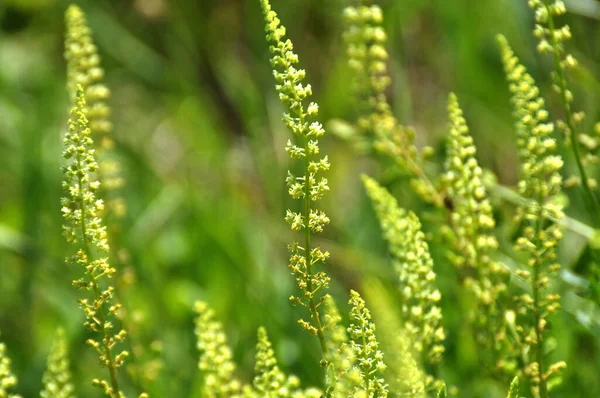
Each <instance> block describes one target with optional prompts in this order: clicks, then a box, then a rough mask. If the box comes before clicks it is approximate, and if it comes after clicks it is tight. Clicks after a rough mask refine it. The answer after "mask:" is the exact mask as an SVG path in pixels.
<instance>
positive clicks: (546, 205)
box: [498, 36, 566, 398]
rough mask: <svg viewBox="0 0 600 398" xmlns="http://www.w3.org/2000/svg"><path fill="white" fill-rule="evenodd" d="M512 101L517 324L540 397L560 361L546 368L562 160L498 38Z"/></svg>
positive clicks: (525, 79) (534, 94)
mask: <svg viewBox="0 0 600 398" xmlns="http://www.w3.org/2000/svg"><path fill="white" fill-rule="evenodd" d="M498 41H499V42H500V46H501V49H502V58H503V60H504V66H505V70H506V75H507V79H508V81H509V88H510V91H511V93H512V102H513V106H514V108H515V117H516V120H517V122H516V125H517V133H518V140H517V144H518V146H519V158H520V160H521V167H520V176H519V184H518V189H519V193H520V194H521V195H522V196H523V197H524V198H525V199H526V202H525V203H524V204H523V205H522V206H521V207H520V208H519V209H518V219H519V220H520V221H521V222H522V223H523V224H524V228H523V232H522V235H521V236H520V237H519V238H518V239H517V244H516V249H517V250H518V251H520V252H522V253H523V254H524V255H525V257H526V259H527V266H528V269H527V270H521V271H520V272H519V275H520V276H521V277H523V278H524V279H526V280H527V281H529V283H530V285H531V295H530V294H524V295H522V296H521V297H519V303H520V305H521V312H523V313H525V314H527V315H528V317H527V318H526V320H525V321H524V323H523V326H521V324H519V330H520V331H521V332H522V333H521V334H522V342H523V344H527V345H530V346H531V358H530V359H529V360H528V361H527V364H526V365H527V366H526V368H525V373H526V375H527V376H529V378H530V380H531V382H532V385H533V388H534V390H535V392H536V393H538V394H539V395H540V397H542V398H546V397H548V387H547V384H548V379H549V378H550V377H551V376H553V375H555V374H556V373H557V372H559V371H560V370H561V369H562V368H563V367H564V366H566V365H565V363H564V362H559V363H557V364H554V365H551V366H547V365H546V359H547V358H546V356H547V347H545V345H544V336H545V334H546V332H547V325H548V320H547V317H548V315H550V314H552V313H554V312H556V310H557V309H558V307H559V304H558V300H559V298H560V296H559V295H558V294H553V293H551V292H550V291H549V283H550V280H551V277H552V276H553V275H555V274H556V273H557V271H558V269H559V268H560V264H559V263H558V262H557V255H556V247H557V246H558V243H559V241H560V239H561V238H562V232H561V230H560V227H559V225H558V222H559V221H560V220H561V218H562V217H563V211H562V205H561V204H560V203H559V202H558V201H557V200H556V197H557V195H558V194H559V193H560V190H561V186H562V177H561V175H560V170H561V168H562V166H563V161H562V159H561V157H560V156H559V155H557V154H556V141H555V139H554V138H553V137H552V133H553V131H554V125H553V124H552V123H551V122H548V112H547V111H546V110H545V108H544V100H543V99H542V98H541V97H540V96H539V90H538V88H537V87H536V86H535V82H534V80H533V78H532V77H531V76H530V75H529V74H528V73H527V71H526V69H525V67H524V66H523V65H520V64H519V60H518V59H517V57H515V55H514V54H513V52H512V50H511V48H510V47H509V45H508V42H507V41H506V39H505V38H504V37H502V36H499V37H498Z"/></svg>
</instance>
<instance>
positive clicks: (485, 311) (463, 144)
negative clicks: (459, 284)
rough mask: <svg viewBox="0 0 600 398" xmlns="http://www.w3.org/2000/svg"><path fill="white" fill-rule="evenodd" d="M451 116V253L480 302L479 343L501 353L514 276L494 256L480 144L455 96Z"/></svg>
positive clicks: (447, 171) (447, 179) (447, 174)
mask: <svg viewBox="0 0 600 398" xmlns="http://www.w3.org/2000/svg"><path fill="white" fill-rule="evenodd" d="M448 112H449V117H450V123H449V134H448V149H447V156H446V162H445V165H444V174H443V176H442V182H443V184H444V187H445V188H446V197H447V198H448V199H449V200H451V201H452V211H451V212H450V216H449V218H450V226H451V228H449V229H448V236H449V237H450V238H451V239H450V240H451V243H452V251H451V252H450V253H448V254H449V258H450V260H451V262H452V263H453V264H454V265H455V266H456V267H457V268H458V269H459V270H462V271H463V272H464V273H465V274H467V275H470V276H467V277H465V279H464V283H465V286H467V287H468V288H469V289H470V290H471V291H472V292H473V294H474V296H475V297H476V299H477V307H476V308H475V311H474V312H473V314H472V317H473V321H474V322H475V327H476V331H477V341H478V343H480V344H481V345H483V346H484V347H485V348H486V349H487V350H496V351H501V350H502V349H503V347H504V346H505V345H504V344H502V343H503V342H504V340H505V339H506V331H505V330H504V321H503V320H504V314H503V309H502V305H503V304H504V303H505V302H506V301H507V300H506V299H507V286H506V281H507V278H508V276H509V273H508V270H507V269H506V268H505V267H504V266H503V265H502V264H499V263H498V262H496V261H494V259H493V258H492V256H493V254H494V253H495V251H496V250H497V248H498V241H497V240H496V237H495V236H494V235H493V230H494V228H495V226H496V222H495V220H494V216H493V211H492V206H491V204H490V201H489V199H488V194H487V190H486V188H485V185H484V183H483V177H482V175H483V171H482V169H481V167H479V164H478V163H477V159H476V157H475V156H476V148H475V144H474V142H473V138H472V137H471V135H470V134H469V129H468V127H467V123H466V121H465V118H464V116H463V112H462V110H461V109H460V106H459V103H458V99H457V98H456V95H454V94H450V96H449V99H448ZM486 353H487V352H486ZM491 360H492V361H500V362H505V361H506V355H505V354H503V353H501V352H500V355H493V356H492V359H491ZM500 362H499V363H500ZM496 365H497V364H495V363H494V364H493V366H494V367H495V366H496Z"/></svg>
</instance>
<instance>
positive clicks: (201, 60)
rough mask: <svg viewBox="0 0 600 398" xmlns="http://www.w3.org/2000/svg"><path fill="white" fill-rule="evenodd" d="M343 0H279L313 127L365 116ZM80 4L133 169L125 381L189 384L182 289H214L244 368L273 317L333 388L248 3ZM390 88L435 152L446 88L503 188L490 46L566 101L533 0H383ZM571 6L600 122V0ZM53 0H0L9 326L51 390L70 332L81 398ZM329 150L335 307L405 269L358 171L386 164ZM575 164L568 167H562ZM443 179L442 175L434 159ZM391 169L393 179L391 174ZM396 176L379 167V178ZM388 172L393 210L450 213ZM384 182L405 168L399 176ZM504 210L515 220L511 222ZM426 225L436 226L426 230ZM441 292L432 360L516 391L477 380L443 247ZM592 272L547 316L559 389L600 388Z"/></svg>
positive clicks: (298, 370) (22, 359) (1, 300)
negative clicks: (311, 323) (63, 208)
mask: <svg viewBox="0 0 600 398" xmlns="http://www.w3.org/2000/svg"><path fill="white" fill-rule="evenodd" d="M345 1H346V0H272V5H273V7H274V9H275V10H276V11H277V12H278V13H279V15H280V18H281V20H282V22H283V24H284V25H285V26H286V27H287V28H288V35H289V37H290V38H291V39H292V41H293V42H294V44H295V48H296V50H297V53H298V54H299V56H300V63H301V66H302V67H304V68H305V69H306V70H307V75H308V81H310V83H311V84H312V86H313V91H314V92H315V99H316V101H317V102H318V103H319V104H320V108H321V117H322V121H323V122H324V124H325V125H326V127H328V126H332V125H334V123H333V122H335V121H336V120H337V121H339V120H348V121H353V120H354V118H355V115H354V114H353V103H352V98H351V91H350V84H349V81H350V79H351V74H350V70H349V69H348V68H347V66H346V59H345V55H344V47H343V41H342V39H341V34H342V31H343V21H342V18H341V13H342V10H343V8H344V6H345V4H346V3H345ZM78 4H79V5H80V6H81V7H82V9H83V10H84V11H85V12H86V13H87V15H88V19H89V23H90V25H91V27H92V29H93V31H94V38H95V40H96V43H97V45H98V47H99V51H100V55H101V57H102V61H103V66H104V68H105V70H106V84H107V85H108V86H109V87H110V89H111V91H112V98H111V102H110V105H111V107H112V110H113V115H112V120H113V122H114V125H115V131H114V137H115V141H116V154H117V156H118V158H119V160H120V162H121V164H122V168H123V170H122V174H123V176H124V178H125V179H126V181H127V183H126V186H125V188H124V189H123V190H122V196H123V197H124V199H125V200H126V203H127V213H126V216H125V217H124V218H123V219H121V220H114V219H110V220H108V223H109V224H111V225H113V228H118V234H115V235H114V236H113V237H111V239H112V240H113V242H114V243H113V246H114V247H118V248H120V251H119V253H117V255H118V257H119V263H120V264H119V265H120V270H119V272H120V278H119V280H120V282H119V292H120V294H121V296H122V301H123V303H124V305H125V307H126V308H127V310H128V311H129V317H128V319H129V322H130V324H129V325H128V327H129V328H130V329H131V332H132V335H133V336H132V338H131V339H130V340H129V341H130V343H129V344H130V345H131V347H129V349H131V350H132V351H133V353H134V357H135V358H134V359H132V361H131V362H130V367H129V369H128V370H129V371H132V370H133V369H134V368H133V367H132V366H140V367H144V368H143V369H144V370H143V371H142V373H144V374H145V375H146V377H142V378H136V377H130V378H129V379H128V382H127V391H135V390H136V389H139V388H140V386H143V388H145V389H146V390H147V391H148V392H149V393H151V395H153V396H159V397H191V396H198V395H197V392H198V391H199V389H200V387H201V377H199V376H200V374H199V371H198V370H197V366H196V362H197V352H196V349H195V340H194V336H193V325H192V317H193V314H192V311H191V308H192V304H193V302H194V300H196V299H203V300H206V301H207V302H208V303H210V305H211V306H213V308H215V310H216V311H217V314H218V317H219V318H220V319H221V320H222V321H223V322H224V324H225V327H226V331H227V334H228V337H229V339H230V343H231V346H232V347H233V349H234V351H235V357H236V359H237V361H238V363H239V364H240V374H241V375H242V377H244V378H245V379H249V378H250V377H251V374H252V368H253V355H254V345H255V341H256V337H255V336H256V329H257V328H258V326H260V325H264V326H266V327H267V329H268V330H269V332H270V335H271V337H272V340H273V341H274V345H275V348H276V350H277V353H278V357H279V359H280V361H281V364H282V367H283V368H284V369H285V370H287V371H289V372H292V373H295V374H296V375H298V376H300V377H301V378H302V380H303V383H304V384H305V385H322V372H321V369H320V368H319V365H318V361H319V348H318V343H317V340H316V339H314V338H312V337H311V336H309V335H308V334H307V333H306V332H304V331H303V330H302V329H301V328H300V327H299V326H298V325H297V323H296V320H297V319H298V318H300V317H304V316H306V314H305V313H304V309H303V308H297V307H294V306H292V305H291V304H290V302H289V300H288V297H289V296H290V294H292V293H293V292H294V291H295V283H294V280H293V278H292V277H291V275H290V273H289V271H288V268H287V252H286V244H287V243H288V242H290V241H291V240H292V239H293V238H294V237H293V236H294V235H293V234H292V233H291V232H290V231H288V228H287V226H286V225H285V223H284V221H283V216H284V214H285V209H286V208H288V207H290V206H294V203H293V202H292V201H291V200H290V199H289V198H288V196H287V192H286V189H285V185H284V179H285V175H286V170H287V168H288V159H287V156H286V154H285V152H284V150H283V148H284V146H285V142H286V141H287V138H288V135H289V133H288V132H287V131H286V130H285V128H284V127H283V125H282V123H281V122H280V115H281V113H282V112H283V108H282V106H281V105H280V103H279V101H278V98H277V94H276V92H275V90H274V87H273V79H272V76H271V68H270V65H269V63H268V58H269V54H268V47H267V44H266V42H265V39H264V33H263V31H264V30H263V17H262V14H261V11H260V5H259V1H258V0H134V1H131V0H125V1H115V0H111V1H101V2H100V1H80V2H78ZM379 4H380V5H381V6H382V8H383V10H384V15H385V27H386V29H387V31H388V33H389V42H388V50H389V52H390V55H391V59H390V70H391V74H392V78H393V85H392V88H391V89H390V92H389V94H390V97H391V100H392V102H393V107H394V109H395V112H396V115H397V116H398V117H399V119H400V120H401V121H402V123H405V124H408V125H412V126H414V127H415V128H416V131H417V133H418V136H417V142H418V145H419V146H421V145H425V144H428V145H432V146H434V147H435V148H436V149H438V153H439V155H438V158H437V160H438V164H441V162H442V159H443V148H444V147H443V139H444V134H445V131H446V123H447V121H446V99H447V95H448V92H450V91H454V92H455V93H456V94H457V95H458V97H459V99H460V101H461V105H462V106H463V108H464V110H465V113H466V117H467V120H468V123H469V125H470V128H471V132H472V134H473V136H474V138H475V141H476V144H477V146H478V150H479V153H478V157H479V161H480V163H481V164H482V166H484V167H485V168H488V169H490V170H492V171H493V172H494V173H495V174H496V176H497V177H498V180H499V181H500V182H501V183H502V184H504V185H508V186H512V185H514V183H515V180H516V178H517V172H518V161H517V154H516V149H515V140H514V137H515V135H514V130H513V127H512V124H513V121H512V118H511V109H510V103H509V95H508V90H507V88H506V84H505V81H504V74H503V69H502V65H501V60H500V57H499V51H498V48H497V45H496V42H495V35H496V34H497V33H503V34H505V35H506V36H507V38H508V40H509V42H510V43H511V44H512V46H513V48H514V49H515V51H516V53H517V55H518V56H519V57H520V58H521V60H522V61H523V63H524V64H525V65H526V66H527V67H528V68H529V70H530V72H531V73H532V75H533V76H534V77H535V78H536V80H537V81H538V82H539V84H540V86H541V87H542V91H543V93H544V94H545V95H546V98H547V99H548V101H549V108H550V110H551V111H552V113H553V115H554V116H559V115H560V113H559V112H558V109H559V108H558V107H557V98H556V96H555V95H553V94H552V91H551V90H550V88H549V81H548V80H549V75H548V72H549V69H550V63H549V59H547V58H545V57H543V58H541V57H539V56H538V55H537V54H536V53H535V50H534V49H535V45H536V42H535V39H534V38H533V36H532V34H531V30H532V28H533V20H532V13H531V11H530V10H529V9H528V8H527V4H526V2H525V1H521V0H488V1H474V0H453V1H439V0H438V1H435V0H404V1H391V0H381V1H380V2H379ZM597 4H600V3H598V2H596V1H594V0H588V1H583V0H581V1H575V0H573V1H571V2H570V3H568V4H567V5H568V8H569V9H571V10H572V11H575V12H574V13H573V14H570V15H568V16H566V17H564V18H563V19H562V20H563V21H564V22H568V23H569V24H570V25H571V28H572V30H573V36H574V40H573V41H572V42H571V43H570V45H571V47H570V49H571V50H572V52H573V53H574V54H575V55H576V57H577V58H578V59H579V61H580V63H581V64H582V65H583V66H584V69H583V70H582V71H581V72H580V73H578V74H577V75H576V76H574V88H575V90H574V91H575V96H576V104H577V105H578V106H579V107H580V108H582V109H584V110H585V111H586V113H587V115H588V117H587V119H586V122H585V123H586V124H585V128H590V126H591V125H592V124H593V122H594V121H596V120H598V119H600V118H599V116H600V115H599V112H600V106H599V104H600V101H599V99H600V98H599V96H600V83H599V82H598V80H597V79H598V71H600V69H599V68H598V63H599V62H600V41H599V40H598V38H599V33H600V30H599V26H600V24H599V23H598V20H597V15H598V6H597ZM67 5H68V2H66V1H62V0H29V1H28V0H0V330H1V331H2V336H1V337H0V339H1V340H2V341H4V342H5V343H7V346H8V353H9V355H10V357H11V358H12V359H13V364H14V370H15V372H16V373H17V375H18V376H19V379H20V386H19V392H20V393H21V394H22V395H24V396H25V397H34V396H36V395H37V394H38V391H39V390H40V388H41V375H42V373H43V370H44V367H45V361H46V356H47V354H48V350H49V346H50V342H51V340H52V338H53V336H54V330H55V329H56V328H57V327H58V326H61V325H62V326H64V327H65V328H66V330H67V334H68V336H69V339H70V346H71V350H72V359H73V361H74V362H75V365H74V366H73V368H74V373H75V380H76V384H77V390H78V395H79V396H82V397H83V396H85V397H88V396H98V395H99V393H98V391H96V390H95V389H93V388H92V387H90V383H89V380H90V378H91V377H92V376H94V375H96V374H98V365H97V359H96V356H95V354H94V353H93V352H92V350H90V349H88V348H87V347H86V346H85V344H83V342H84V341H85V340H86V338H87V337H86V336H87V334H86V332H85V331H84V329H83V327H82V322H83V314H82V311H81V310H79V309H78V306H77V303H76V298H77V297H78V292H77V291H76V290H75V289H74V288H72V287H71V281H72V280H73V279H75V278H77V277H79V276H80V274H81V270H79V269H73V268H72V267H69V266H67V265H65V262H64V258H65V256H67V255H69V254H70V252H71V248H69V247H68V246H67V244H66V243H65V242H64V239H63V237H62V236H61V224H62V219H61V214H60V211H59V209H60V206H59V198H60V196H61V189H60V182H61V173H60V169H59V168H60V165H61V164H62V158H61V151H62V142H61V134H62V132H63V131H64V128H65V124H66V119H67V117H68V107H69V106H68V99H67V93H66V89H65V74H66V72H65V62H64V61H63V34H64V31H65V27H64V23H63V13H64V11H65V9H66V7H67ZM322 151H323V152H324V153H327V154H328V155H329V157H330V159H331V162H332V169H331V171H330V172H329V175H328V178H329V180H330V187H331V194H330V195H328V197H327V199H326V200H325V201H324V202H323V207H324V209H325V210H327V212H328V215H329V216H330V218H331V220H332V224H331V227H330V228H328V229H327V231H326V233H325V234H323V235H322V236H320V237H319V242H320V244H322V245H323V246H324V247H325V248H326V249H328V250H329V251H331V253H332V258H331V261H330V262H329V266H328V272H329V273H330V275H332V276H333V277H334V279H335V283H333V286H332V293H333V294H334V296H336V298H337V299H338V302H339V303H340V304H342V307H343V308H344V309H346V308H345V307H346V306H345V305H343V304H344V303H345V302H346V300H347V291H348V289H350V288H355V289H360V288H361V284H362V282H363V281H364V280H366V278H367V277H371V276H372V277H376V278H379V279H380V280H382V281H383V282H384V283H385V285H386V286H388V287H389V288H390V289H391V290H393V289H394V286H395V277H394V273H393V270H392V269H391V266H390V265H389V261H388V259H387V254H386V245H385V244H384V242H383V241H382V239H381V237H380V231H379V227H378V224H377V221H376V220H375V217H374V214H373V212H372V210H371V208H370V204H369V203H368V201H367V199H366V197H365V195H364V193H363V191H362V185H361V183H360V179H359V176H360V173H361V172H368V173H370V174H371V175H373V176H375V177H378V178H379V177H381V176H382V173H381V166H380V165H379V164H378V162H375V161H374V160H373V159H372V158H370V157H368V156H363V155H360V154H357V153H356V152H355V151H353V149H352V147H351V146H349V145H348V144H347V143H345V142H344V141H343V140H340V139H338V138H336V137H335V135H333V134H329V135H328V136H326V138H325V140H324V141H323V148H322ZM569 168H570V170H574V169H573V168H572V165H571V164H570V163H569ZM433 172H435V168H434V170H433ZM383 177H384V178H383V180H384V181H386V175H383ZM387 177H389V176H387ZM387 181H388V183H386V184H387V185H388V186H390V188H391V189H392V190H393V191H394V192H395V193H396V194H397V197H398V198H399V200H400V203H401V204H402V205H403V206H406V207H409V208H411V209H414V210H415V211H417V212H418V213H419V214H420V215H421V216H422V218H423V221H424V223H425V228H426V229H427V230H428V231H430V232H436V225H437V224H439V219H437V218H436V216H435V215H432V216H428V214H430V213H428V212H427V210H428V209H427V208H425V207H424V206H423V205H422V203H421V202H419V200H418V199H417V198H416V197H415V196H414V195H413V193H412V192H411V191H410V190H409V189H408V184H407V183H406V181H403V180H402V179H397V178H394V177H393V176H392V177H390V178H388V180H387ZM389 181H393V182H389ZM569 200H570V204H571V207H570V208H569V210H568V214H569V215H572V216H573V217H576V218H579V219H583V220H585V219H586V215H585V214H586V213H585V210H584V208H583V206H582V201H581V195H580V192H579V191H577V190H574V191H572V192H569ZM494 204H495V205H496V206H497V210H498V211H497V217H498V220H499V228H498V234H499V236H500V240H501V242H502V246H503V250H504V252H505V253H506V259H505V260H508V261H509V262H510V257H509V256H510V254H511V249H510V246H511V243H510V239H511V238H512V237H511V234H512V232H513V230H512V228H513V226H512V224H511V223H510V221H511V216H512V206H511V205H510V204H506V203H503V202H501V201H499V200H497V199H495V200H494ZM506 221H507V222H506ZM432 236H435V234H432ZM584 243H585V242H584V241H583V240H582V238H581V237H580V236H578V235H577V234H573V233H568V234H567V237H566V239H565V240H564V242H563V245H562V247H561V259H562V260H563V265H564V266H565V268H566V269H567V270H568V269H569V268H571V267H573V266H576V262H577V259H578V258H580V256H581V253H582V248H583V246H584ZM431 246H432V251H433V255H434V259H435V261H436V270H437V272H438V274H439V279H438V280H439V284H440V288H441V289H442V294H443V296H444V304H443V305H444V311H445V312H444V316H445V326H446V328H447V330H448V340H447V355H446V360H445V364H444V365H443V366H442V369H441V375H442V377H444V378H445V379H446V381H447V382H448V383H449V384H452V385H456V386H458V387H459V388H460V390H461V394H460V396H463V397H495V396H503V394H504V389H505V388H506V385H503V383H499V382H497V381H494V380H490V379H487V378H485V377H482V376H481V369H480V368H479V366H478V363H477V352H476V348H475V346H474V343H473V341H472V339H471V337H470V335H469V331H468V328H466V327H465V322H466V319H465V317H464V315H465V314H464V311H463V309H464V306H465V305H466V304H465V303H463V301H465V300H466V298H464V297H463V295H462V291H461V289H460V287H459V286H458V285H457V283H456V278H455V274H454V270H453V269H452V268H451V265H450V264H449V263H448V262H447V261H446V260H445V258H444V251H445V247H444V246H443V245H441V244H440V242H438V241H436V240H433V241H432V242H431ZM578 284H583V285H585V284H584V283H583V282H582V281H580V280H578V279H576V278H575V277H573V276H572V275H571V274H570V273H564V274H563V278H562V282H561V284H560V289H561V291H562V292H563V306H564V311H563V312H561V314H560V315H559V316H557V317H555V324H554V325H553V334H554V335H555V336H556V337H557V350H556V357H557V358H558V359H564V360H566V361H567V362H568V365H569V368H568V369H567V371H566V374H565V378H566V379H565V383H564V384H563V387H561V389H560V391H558V392H556V393H555V395H556V396H560V397H584V396H585V397H597V396H600V380H599V379H598V377H597V376H598V372H599V371H600V353H599V352H598V351H599V348H600V347H599V345H598V343H599V340H598V337H599V333H600V320H599V316H598V309H597V307H595V306H594V305H592V304H591V303H590V302H588V301H587V300H585V299H583V298H581V297H580V296H578V295H577V294H576V293H578V289H579V285H578Z"/></svg>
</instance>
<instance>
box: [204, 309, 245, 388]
mask: <svg viewBox="0 0 600 398" xmlns="http://www.w3.org/2000/svg"><path fill="white" fill-rule="evenodd" d="M194 311H195V312H196V314H197V317H196V319H195V324H196V329H195V333H196V338H197V339H198V343H197V347H198V351H200V361H199V362H198V367H199V368H200V370H202V371H203V372H205V374H206V376H205V381H204V390H203V395H202V396H203V397H205V398H229V397H236V396H240V395H239V394H240V393H241V391H242V384H241V383H240V382H239V380H237V379H236V378H235V376H234V373H235V369H236V365H235V362H233V359H232V357H233V355H232V353H231V349H230V348H229V346H228V345H227V336H225V332H224V331H223V325H222V324H221V323H220V322H217V321H215V319H214V316H215V315H214V311H213V310H212V309H210V308H209V307H208V305H207V304H206V303H204V302H202V301H198V302H196V303H195V305H194Z"/></svg>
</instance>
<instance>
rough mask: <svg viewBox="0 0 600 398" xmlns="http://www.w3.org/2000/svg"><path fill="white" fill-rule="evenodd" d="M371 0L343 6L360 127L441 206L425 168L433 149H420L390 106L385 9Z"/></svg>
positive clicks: (421, 192) (429, 199) (426, 197)
mask: <svg viewBox="0 0 600 398" xmlns="http://www.w3.org/2000/svg"><path fill="white" fill-rule="evenodd" d="M370 3H371V1H370V0H362V1H361V4H360V5H359V6H356V7H352V6H350V7H346V8H345V9H344V19H345V21H346V24H347V26H348V27H347V29H346V32H345V34H344V39H345V41H346V46H347V50H346V52H347V56H348V64H349V66H350V68H351V69H352V70H353V71H354V91H355V95H356V97H357V99H358V111H359V112H358V113H359V118H358V121H357V125H358V128H359V129H360V130H361V131H362V132H366V133H370V134H372V136H373V139H374V143H373V145H374V148H375V149H376V150H378V151H379V152H381V153H383V154H385V155H387V156H389V157H390V158H391V159H393V160H394V161H395V162H396V163H397V164H398V165H399V166H400V167H401V168H402V169H403V170H405V171H407V172H409V173H410V174H411V176H412V177H413V178H412V179H411V185H412V187H413V189H414V191H415V192H416V193H417V194H418V195H419V196H420V197H421V198H422V199H423V200H425V201H426V202H428V203H433V204H436V205H438V206H441V205H442V200H441V197H440V195H439V194H438V192H437V190H436V188H435V187H434V186H433V184H432V183H431V182H430V181H429V180H428V178H427V177H426V175H425V172H424V170H423V162H424V160H426V159H427V158H428V157H429V156H431V155H432V154H433V149H432V148H431V147H425V148H423V151H421V152H419V150H418V149H417V147H416V146H415V132H414V130H413V129H411V128H407V127H405V126H402V125H401V124H400V123H399V122H398V120H397V119H396V117H395V116H394V115H393V113H392V109H391V107H390V105H389V102H388V99H387V96H386V93H385V91H386V89H387V87H388V86H389V85H390V83H391V79H390V77H389V74H388V69H387V61H388V58H389V56H388V53H387V50H386V49H385V44H386V41H387V35H386V33H385V30H384V29H383V27H382V22H383V12H382V10H381V8H380V7H379V6H378V5H374V4H370Z"/></svg>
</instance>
